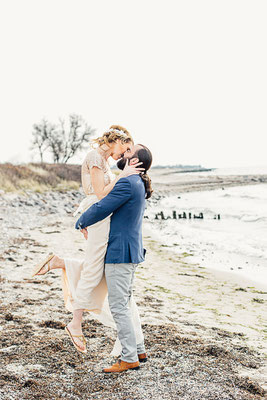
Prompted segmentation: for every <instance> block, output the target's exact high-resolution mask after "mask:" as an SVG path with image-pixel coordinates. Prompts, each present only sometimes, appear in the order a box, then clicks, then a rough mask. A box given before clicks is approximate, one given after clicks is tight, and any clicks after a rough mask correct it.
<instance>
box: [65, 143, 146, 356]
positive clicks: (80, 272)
mask: <svg viewBox="0 0 267 400" xmlns="http://www.w3.org/2000/svg"><path fill="white" fill-rule="evenodd" d="M92 167H98V168H100V169H102V170H103V172H104V182H105V185H108V184H109V183H110V182H111V180H112V179H114V175H113V174H112V172H111V170H110V166H109V164H108V162H107V160H105V158H104V157H102V156H101V154H100V153H99V152H98V151H97V149H94V150H91V151H90V152H89V153H88V154H87V156H86V158H85V160H84V162H83V164H82V186H83V190H84V192H85V194H86V196H87V197H86V198H85V199H84V200H83V201H82V203H81V204H80V206H79V208H78V210H77V212H79V211H81V212H84V211H85V210H86V209H88V208H89V207H90V206H91V205H92V204H94V203H96V202H97V201H99V200H98V198H97V196H96V195H95V194H94V190H93V187H92V184H91V176H90V169H91V168H92ZM77 212H76V213H74V214H77ZM110 217H111V215H109V216H108V217H107V218H105V219H104V220H102V221H99V222H97V223H96V224H94V225H92V226H89V227H88V228H87V231H88V239H87V241H86V242H87V245H86V251H85V256H84V259H81V260H77V259H72V258H64V261H65V268H66V269H65V270H62V271H63V272H62V286H63V295H64V302H65V306H66V308H67V310H69V311H73V310H77V309H84V310H86V311H91V312H92V313H93V316H94V317H95V318H97V319H98V320H99V321H101V322H102V323H103V324H104V325H106V326H110V327H113V328H116V325H115V322H114V320H113V317H112V315H111V312H110V310H109V305H108V300H107V284H106V279H105V275H104V259H105V254H106V250H107V245H108V239H109V228H110ZM129 306H130V309H131V312H132V317H133V323H134V326H135V327H136V332H135V333H136V341H137V343H142V341H143V339H144V338H143V334H142V331H141V330H140V317H139V313H138V309H137V306H136V303H135V300H134V299H133V296H132V297H131V300H130V303H129ZM120 352H121V345H120V342H119V339H118V338H117V340H116V342H115V345H114V348H113V350H112V353H111V354H112V355H115V356H117V355H119V354H120Z"/></svg>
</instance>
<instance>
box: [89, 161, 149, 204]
mask: <svg viewBox="0 0 267 400" xmlns="http://www.w3.org/2000/svg"><path fill="white" fill-rule="evenodd" d="M138 161H139V160H138V159H137V158H136V159H134V160H131V165H128V160H127V162H126V165H125V167H124V169H123V170H122V171H121V172H120V174H119V175H118V176H117V177H116V178H115V179H113V181H112V182H110V183H109V184H108V185H106V186H105V181H104V172H103V170H102V169H100V168H98V167H92V168H90V175H91V182H92V186H93V189H94V192H95V194H96V196H97V197H98V199H99V200H101V199H103V198H104V197H105V196H106V195H107V194H108V193H109V192H111V190H112V189H113V188H114V186H115V184H116V183H117V182H118V180H119V179H121V178H125V177H126V176H130V175H134V174H140V172H142V171H143V170H144V168H141V167H139V165H141V164H143V163H142V162H138Z"/></svg>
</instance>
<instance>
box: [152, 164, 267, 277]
mask: <svg viewBox="0 0 267 400" xmlns="http://www.w3.org/2000/svg"><path fill="white" fill-rule="evenodd" d="M237 172H238V171H236V170H233V172H232V174H237ZM266 172H267V168H266ZM213 173H216V171H213ZM247 173H248V174H249V172H247ZM250 173H253V172H250ZM206 174H207V175H208V173H206ZM209 174H210V173H209ZM245 174H246V173H245ZM257 174H259V171H258V172H257ZM218 175H220V176H221V175H223V174H222V173H221V172H220V170H218ZM161 211H163V213H164V217H165V218H168V217H169V218H168V219H165V220H161V217H159V219H155V215H156V214H157V213H159V212H161ZM173 211H176V213H177V219H173ZM183 212H185V213H186V216H187V218H180V219H179V218H178V214H183ZM189 213H191V219H189V218H188V216H189ZM200 213H202V214H203V219H199V218H193V216H194V215H195V216H199V215H200ZM218 214H219V215H220V219H218ZM146 216H147V217H148V219H146V225H147V226H148V227H149V228H150V229H151V231H153V234H154V235H155V236H156V238H157V239H158V240H160V241H161V242H162V243H163V244H165V245H168V246H170V247H171V248H172V249H173V250H174V251H175V252H178V253H180V254H182V253H187V255H188V254H190V256H188V260H191V261H193V262H196V263H198V264H199V265H200V266H203V267H208V268H214V269H219V270H222V271H229V272H233V273H235V274H239V275H242V276H244V277H246V278H248V279H251V280H254V281H257V282H260V283H261V284H263V283H264V282H265V283H266V285H267V184H265V183H262V184H257V185H247V186H236V187H229V188H224V189H223V188H220V189H217V190H207V191H199V192H189V193H181V194H179V195H175V196H170V197H165V198H162V199H161V200H159V201H158V202H157V204H156V205H153V206H152V205H151V206H150V207H148V208H147V210H146Z"/></svg>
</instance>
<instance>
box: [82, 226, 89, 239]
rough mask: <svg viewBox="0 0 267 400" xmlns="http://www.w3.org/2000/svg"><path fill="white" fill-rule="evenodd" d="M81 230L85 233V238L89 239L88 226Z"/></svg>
mask: <svg viewBox="0 0 267 400" xmlns="http://www.w3.org/2000/svg"><path fill="white" fill-rule="evenodd" d="M81 232H82V234H83V236H84V238H85V240H87V239H88V232H87V229H86V228H84V229H81Z"/></svg>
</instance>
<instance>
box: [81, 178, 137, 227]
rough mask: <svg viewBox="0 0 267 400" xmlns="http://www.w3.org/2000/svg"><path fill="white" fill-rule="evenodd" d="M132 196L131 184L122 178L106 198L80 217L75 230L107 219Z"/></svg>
mask: <svg viewBox="0 0 267 400" xmlns="http://www.w3.org/2000/svg"><path fill="white" fill-rule="evenodd" d="M131 194H132V190H131V183H130V182H129V180H128V179H127V178H121V179H120V180H119V181H118V182H117V183H116V185H115V186H114V188H113V189H112V191H111V192H110V193H109V194H108V195H107V196H106V197H104V198H103V199H102V200H100V201H99V202H97V203H95V204H93V205H92V206H91V207H90V208H88V210H86V211H85V212H84V213H83V214H82V215H81V216H80V218H79V219H78V221H77V222H76V224H75V228H76V229H84V228H86V227H87V226H90V225H93V224H95V223H96V222H98V221H101V220H102V219H104V218H106V217H107V216H108V215H110V214H111V213H113V212H114V211H116V210H117V209H118V208H119V207H121V206H122V205H123V204H124V203H126V202H127V201H128V200H129V198H130V197H131Z"/></svg>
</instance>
